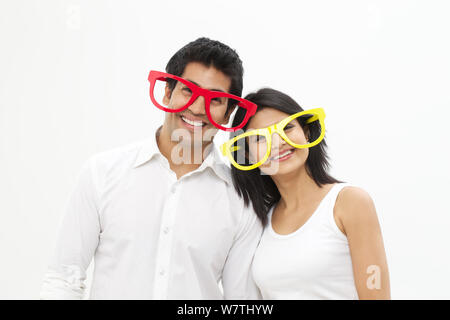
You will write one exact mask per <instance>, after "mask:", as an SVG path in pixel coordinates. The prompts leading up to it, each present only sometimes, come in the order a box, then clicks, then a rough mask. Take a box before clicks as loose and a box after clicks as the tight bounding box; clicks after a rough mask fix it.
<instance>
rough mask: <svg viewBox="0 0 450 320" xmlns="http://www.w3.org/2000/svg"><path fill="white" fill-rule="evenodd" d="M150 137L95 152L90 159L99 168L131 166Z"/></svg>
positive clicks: (108, 169) (110, 168) (108, 168)
mask: <svg viewBox="0 0 450 320" xmlns="http://www.w3.org/2000/svg"><path fill="white" fill-rule="evenodd" d="M147 142H148V139H141V140H136V141H132V142H129V143H126V144H123V145H120V146H116V147H113V148H109V149H106V150H103V151H99V152H97V153H94V154H93V155H92V156H91V157H90V159H89V161H92V162H93V163H94V166H95V168H96V169H98V170H102V171H103V170H105V171H110V170H113V169H115V168H116V169H117V168H129V167H130V166H132V165H133V164H134V161H135V159H136V156H137V154H138V152H139V150H140V149H141V148H142V146H143V145H144V144H145V143H147Z"/></svg>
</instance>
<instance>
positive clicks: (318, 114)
mask: <svg viewBox="0 0 450 320" xmlns="http://www.w3.org/2000/svg"><path fill="white" fill-rule="evenodd" d="M303 114H314V116H313V117H312V118H311V119H308V122H307V123H310V122H312V121H316V120H317V119H318V120H319V123H320V127H321V132H320V136H319V138H317V139H316V140H315V141H313V142H310V143H308V144H296V143H293V142H292V141H290V140H289V138H288V137H287V136H286V133H285V132H284V130H283V129H284V127H285V126H286V125H287V124H288V123H289V122H291V121H292V120H293V119H295V118H297V117H300V116H302V115H303ZM324 119H325V111H324V110H323V109H322V108H315V109H311V110H305V111H301V112H298V113H295V114H293V115H291V116H289V117H287V118H285V119H283V120H281V121H280V122H278V123H275V124H273V125H271V126H270V127H267V128H262V129H254V130H250V131H247V132H244V133H243V134H240V135H238V136H236V137H234V138H232V139H230V140H228V141H227V142H225V143H223V144H222V145H221V146H220V151H221V152H222V155H224V156H226V157H228V159H229V160H230V162H231V164H232V165H233V166H235V167H236V168H238V169H239V170H244V171H247V170H253V169H255V168H257V167H259V166H260V165H262V164H263V163H264V162H266V161H267V159H268V158H269V155H270V152H271V150H272V134H273V133H275V132H276V133H278V134H279V135H280V137H281V138H283V140H284V141H286V142H287V143H289V144H290V145H291V146H293V147H294V148H298V149H305V148H310V147H314V146H315V145H317V144H319V143H320V141H322V139H323V137H324V136H325V123H324ZM253 135H263V136H265V137H266V141H267V152H266V155H265V156H264V157H263V158H262V159H261V160H260V161H259V162H257V163H255V164H253V165H251V166H241V165H240V164H239V163H237V162H236V161H235V160H234V158H233V155H232V154H231V153H232V152H234V151H236V150H239V149H240V146H233V144H234V143H235V142H236V141H237V140H239V139H242V138H245V137H248V136H253Z"/></svg>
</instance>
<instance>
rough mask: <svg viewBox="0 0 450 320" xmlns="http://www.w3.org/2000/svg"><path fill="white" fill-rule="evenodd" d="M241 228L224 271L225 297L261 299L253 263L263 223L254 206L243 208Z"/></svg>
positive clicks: (228, 298)
mask: <svg viewBox="0 0 450 320" xmlns="http://www.w3.org/2000/svg"><path fill="white" fill-rule="evenodd" d="M243 211H244V212H243V216H242V219H241V220H242V223H241V228H240V229H241V230H240V232H239V233H238V235H237V236H236V238H235V240H234V243H233V246H232V247H231V249H230V251H229V253H228V257H227V260H226V262H225V266H224V269H223V273H222V286H223V293H224V298H225V299H227V300H241V299H244V300H257V299H258V300H259V299H262V296H261V293H260V291H259V289H258V287H257V286H256V283H255V282H254V280H253V275H252V268H251V264H252V261H253V256H254V254H255V251H256V247H257V246H258V243H259V240H260V239H261V234H262V230H263V228H262V224H261V222H260V221H259V219H258V217H257V216H256V213H255V212H254V211H253V210H252V206H251V205H250V206H249V207H245V206H244V208H243Z"/></svg>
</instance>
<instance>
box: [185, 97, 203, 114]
mask: <svg viewBox="0 0 450 320" xmlns="http://www.w3.org/2000/svg"><path fill="white" fill-rule="evenodd" d="M205 103H206V101H205V98H204V97H202V96H198V97H197V99H195V101H194V102H193V103H192V104H191V105H190V106H189V110H191V112H192V113H193V114H200V115H204V114H206V110H205V108H206V105H205Z"/></svg>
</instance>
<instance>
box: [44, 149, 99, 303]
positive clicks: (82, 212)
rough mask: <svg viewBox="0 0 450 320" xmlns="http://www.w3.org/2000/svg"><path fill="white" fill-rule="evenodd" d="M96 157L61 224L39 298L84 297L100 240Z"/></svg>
mask: <svg viewBox="0 0 450 320" xmlns="http://www.w3.org/2000/svg"><path fill="white" fill-rule="evenodd" d="M94 159H95V158H94V157H91V158H90V159H89V160H87V161H86V162H85V163H84V165H83V167H82V169H81V170H80V172H79V174H78V178H77V182H76V184H75V187H74V189H73V190H72V193H71V195H70V196H69V200H68V201H67V203H66V207H65V210H64V214H63V217H62V220H61V223H60V226H59V231H58V235H57V239H56V240H57V241H56V245H55V249H54V252H53V256H52V258H51V261H50V263H49V265H48V268H47V271H46V273H45V275H44V280H43V283H42V287H41V292H40V299H82V298H83V297H84V293H85V283H84V281H85V279H86V269H87V268H88V266H89V264H90V262H91V260H92V257H93V256H94V253H95V250H96V248H97V245H98V242H99V235H100V222H99V214H98V212H99V210H98V209H99V206H98V203H99V197H98V189H97V183H96V172H95V166H94V164H95V161H94Z"/></svg>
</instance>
